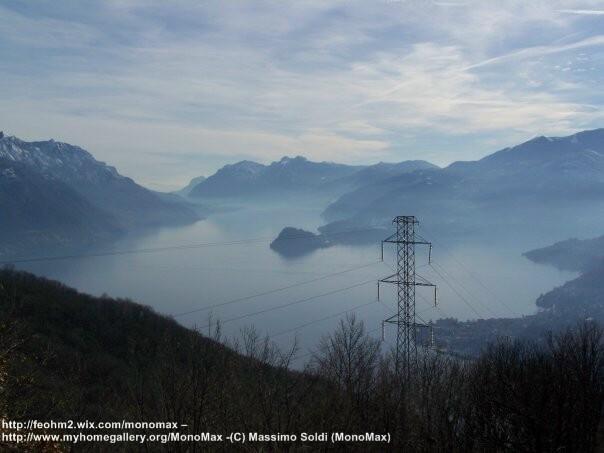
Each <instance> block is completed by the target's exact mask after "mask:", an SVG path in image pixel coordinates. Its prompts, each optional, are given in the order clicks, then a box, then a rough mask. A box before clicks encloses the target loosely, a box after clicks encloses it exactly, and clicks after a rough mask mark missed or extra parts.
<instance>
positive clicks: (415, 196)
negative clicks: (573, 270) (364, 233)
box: [324, 129, 604, 226]
mask: <svg viewBox="0 0 604 453" xmlns="http://www.w3.org/2000/svg"><path fill="white" fill-rule="evenodd" d="M602 200H604V129H597V130H593V131H585V132H580V133H578V134H574V135H571V136H568V137H556V138H548V137H537V138H535V139H532V140H529V141H527V142H525V143H522V144H521V145H518V146H515V147H512V148H506V149H503V150H501V151H498V152H496V153H494V154H491V155H489V156H487V157H485V158H483V159H480V160H477V161H470V162H455V163H453V164H451V165H449V166H448V167H446V168H443V169H422V170H418V171H415V172H412V173H409V174H404V175H399V176H395V177H392V178H389V179H385V180H380V181H378V182H376V183H373V184H368V185H365V186H361V187H359V188H358V189H356V190H354V191H352V192H349V193H347V194H344V195H343V196H341V197H340V198H339V199H338V200H336V201H335V202H334V203H332V204H331V205H330V206H328V207H327V209H326V210H325V211H324V217H325V219H326V220H328V221H330V222H334V221H344V220H345V221H347V222H348V223H353V224H359V223H361V224H363V223H371V224H375V223H380V224H385V223H386V222H387V221H389V220H390V219H391V218H392V217H393V216H395V215H397V214H400V212H401V209H403V210H405V211H406V212H413V213H414V214H416V215H419V216H420V217H424V218H430V219H431V220H437V221H438V222H440V223H441V224H449V225H452V226H455V225H461V224H462V223H464V222H465V223H468V219H470V220H472V219H477V218H478V217H481V218H482V219H480V221H481V222H482V221H484V222H486V223H491V224H493V225H496V224H497V223H498V222H499V221H500V220H501V214H502V213H504V212H507V213H508V214H509V215H510V216H512V215H513V216H517V218H518V219H523V218H531V217H534V218H535V219H541V220H543V221H546V220H547V221H550V220H551V219H552V218H553V216H554V213H555V209H554V207H560V206H564V207H565V208H569V209H574V208H577V207H578V206H579V205H581V206H586V205H587V204H589V203H594V202H600V201H602ZM592 208H593V206H592ZM470 223H471V222H470Z"/></svg>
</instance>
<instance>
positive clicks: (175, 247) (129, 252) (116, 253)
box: [0, 228, 373, 265]
mask: <svg viewBox="0 0 604 453" xmlns="http://www.w3.org/2000/svg"><path fill="white" fill-rule="evenodd" d="M367 231H373V229H371V228H364V229H356V230H345V231H337V232H334V233H322V234H321V236H338V235H341V234H350V233H360V232H367ZM273 239H274V237H267V236H264V237H256V238H248V239H240V240H233V241H223V242H202V243H198V244H186V245H173V246H165V247H152V248H143V249H131V250H114V251H106V252H97V253H82V254H72V255H58V256H42V257H30V258H17V259H13V260H2V261H0V265H7V264H22V263H36V262H42V261H59V260H70V259H81V258H99V257H105V256H120V255H135V254H142V253H158V252H165V251H170V250H190V249H199V248H206V247H220V246H229V245H241V244H247V243H254V242H264V241H272V240H273ZM281 239H282V240H297V239H311V238H309V237H308V236H307V235H302V234H299V235H291V236H286V237H283V238H281Z"/></svg>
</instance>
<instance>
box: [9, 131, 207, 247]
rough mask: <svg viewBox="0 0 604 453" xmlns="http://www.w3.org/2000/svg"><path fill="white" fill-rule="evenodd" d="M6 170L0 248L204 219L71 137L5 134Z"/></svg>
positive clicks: (89, 238)
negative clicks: (33, 137)
mask: <svg viewBox="0 0 604 453" xmlns="http://www.w3.org/2000/svg"><path fill="white" fill-rule="evenodd" d="M0 169H1V173H0V204H1V206H2V207H3V209H2V211H3V218H2V222H1V225H0V231H2V237H1V241H0V252H1V251H4V252H6V251H10V250H12V249H15V248H19V247H17V246H19V244H21V245H29V246H32V245H35V246H37V245H41V244H43V243H47V244H54V245H59V244H63V243H81V242H91V241H96V240H98V239H101V238H106V237H109V236H113V235H115V234H117V233H119V232H124V231H128V230H132V229H135V228H146V227H153V226H158V225H163V224H182V223H188V222H192V221H194V220H196V219H197V218H198V215H197V214H196V213H195V212H194V211H193V210H192V209H191V208H189V207H188V206H187V205H186V204H184V203H176V202H172V201H170V200H166V199H162V198H161V197H160V196H158V195H157V194H156V193H154V192H152V191H150V190H148V189H145V188H144V187H141V186H139V185H138V184H136V183H135V182H134V181H133V180H132V179H130V178H127V177H125V176H122V175H120V174H119V173H118V172H117V170H116V169H115V168H113V167H110V166H108V165H106V164H105V163H103V162H99V161H97V160H96V159H94V157H93V156H92V155H91V154H90V153H88V152H87V151H85V150H83V149H82V148H80V147H77V146H73V145H69V144H67V143H61V142H55V141H54V140H48V141H38V142H26V141H23V140H20V139H18V138H16V137H8V136H4V135H2V136H1V137H0Z"/></svg>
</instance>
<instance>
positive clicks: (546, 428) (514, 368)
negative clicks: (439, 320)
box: [0, 269, 604, 452]
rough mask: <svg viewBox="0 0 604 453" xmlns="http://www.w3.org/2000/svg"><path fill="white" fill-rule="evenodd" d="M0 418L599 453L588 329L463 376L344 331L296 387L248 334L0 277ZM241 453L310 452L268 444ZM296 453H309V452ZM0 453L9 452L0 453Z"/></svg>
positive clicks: (499, 357) (597, 389) (598, 336)
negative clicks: (401, 363) (401, 360)
mask: <svg viewBox="0 0 604 453" xmlns="http://www.w3.org/2000/svg"><path fill="white" fill-rule="evenodd" d="M0 308H1V310H0V379H1V380H0V415H1V416H2V417H3V418H5V419H9V420H28V419H37V420H50V419H54V420H67V419H73V420H85V419H88V420H92V421H111V420H131V421H141V420H147V421H176V422H179V423H185V424H187V425H188V432H190V433H199V432H213V433H219V434H221V433H225V434H226V433H230V432H233V431H240V432H259V433H266V434H276V433H296V434H300V433H302V432H311V433H314V432H330V433H331V432H344V433H351V434H360V433H365V432H375V433H380V434H381V433H390V434H391V435H392V444H390V445H388V447H386V446H385V445H384V444H380V443H375V444H367V443H363V444H361V443H348V444H339V445H336V446H335V448H336V449H338V450H346V451H351V450H353V451H384V450H385V449H386V448H392V449H394V450H398V451H401V450H403V451H410V452H415V451H417V452H432V451H447V452H483V451H489V452H507V451H510V452H519V451H526V452H533V451H565V452H575V451H576V452H590V451H596V449H597V447H598V445H599V441H598V433H599V427H600V425H601V419H602V402H603V398H604V379H603V378H604V349H603V344H602V342H603V337H602V331H601V330H600V328H599V327H597V325H595V324H583V325H580V326H578V327H577V328H575V329H574V330H567V331H564V332H562V333H560V334H558V335H554V336H549V337H547V338H546V339H545V340H544V341H541V342H539V343H534V342H528V341H524V342H521V341H515V342H512V341H504V340H500V341H498V342H496V343H494V344H492V345H491V346H490V347H488V348H487V349H486V350H485V351H483V353H482V354H481V355H480V357H479V358H478V359H477V360H475V361H472V362H468V361H459V360H456V359H453V358H448V357H444V356H433V355H429V356H425V357H421V358H420V362H419V368H418V370H417V372H416V373H415V374H414V378H413V379H412V381H411V382H409V383H407V384H405V385H403V384H402V383H401V382H400V381H399V379H398V378H397V376H396V374H395V373H394V372H393V368H394V367H393V360H392V357H391V354H390V353H389V352H388V351H382V350H381V344H380V343H379V342H377V341H376V340H374V339H373V338H371V337H370V336H368V335H367V334H366V332H365V329H364V327H363V324H362V323H361V322H359V321H358V320H356V319H355V318H353V317H351V318H347V319H346V320H343V321H342V322H341V325H340V327H339V328H338V329H337V331H336V332H334V333H333V334H332V335H330V336H327V337H325V338H324V339H322V341H321V342H320V343H319V345H318V346H317V352H316V354H315V355H314V357H313V358H312V359H311V360H310V361H309V364H308V366H307V367H306V369H305V370H304V371H295V370H292V369H291V366H290V363H291V361H292V358H293V357H294V355H295V353H296V351H295V350H292V351H288V352H282V351H279V350H277V349H276V348H275V347H274V346H273V345H272V344H271V343H270V342H269V341H267V340H265V339H263V338H261V337H260V336H258V335H257V334H256V333H255V331H254V330H253V329H248V330H246V331H245V332H243V333H242V336H241V338H240V339H239V340H238V341H236V342H233V343H232V344H230V345H229V346H225V345H223V344H222V343H221V342H220V341H219V340H220V334H219V330H220V329H219V327H217V329H216V332H215V335H214V338H213V339H210V338H207V337H205V336H202V335H201V334H199V333H198V332H195V331H192V330H188V329H186V328H184V327H182V326H180V325H179V324H177V323H176V322H174V321H173V320H170V319H167V318H165V317H162V316H160V315H158V314H156V313H154V312H153V311H152V310H150V309H149V308H146V307H144V306H141V305H138V304H136V303H133V302H130V301H126V300H114V299H110V298H95V297H91V296H87V295H84V294H80V293H78V292H77V291H75V290H73V289H70V288H67V287H66V286H64V285H62V284H60V283H57V282H52V281H49V280H45V279H42V278H38V277H35V276H33V275H31V274H27V273H23V272H17V271H13V270H9V269H7V270H3V271H0ZM21 448H22V449H23V450H28V451H44V448H46V450H48V451H57V450H58V451H60V450H61V449H63V450H65V451H120V448H121V449H122V451H188V452H193V451H208V450H209V449H212V448H213V449H215V450H217V451H233V449H234V448H233V446H232V445H231V444H230V443H227V442H225V443H218V444H211V445H210V447H208V445H207V444H201V443H197V444H186V443H183V444H177V443H171V444H167V445H162V444H159V443H158V444H151V443H147V444H144V445H140V444H116V445H111V446H109V445H106V446H99V444H92V443H88V444H86V443H84V444H80V445H78V446H77V448H75V450H74V448H73V447H69V446H66V445H60V444H59V445H46V446H42V445H22V446H21ZM239 448H240V449H242V450H245V451H247V450H253V451H259V450H263V451H266V450H271V451H316V450H326V449H328V448H334V446H333V445H329V444H320V443H314V444H308V445H307V446H306V447H305V446H303V445H302V444H301V443H296V444H287V443H274V442H266V443H262V444H250V443H248V444H244V445H243V446H239ZM305 448H306V449H305ZM0 449H2V450H8V449H9V445H8V444H3V445H0Z"/></svg>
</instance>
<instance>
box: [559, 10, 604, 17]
mask: <svg viewBox="0 0 604 453" xmlns="http://www.w3.org/2000/svg"><path fill="white" fill-rule="evenodd" d="M557 12H559V13H564V14H579V15H581V16H602V15H604V10H595V9H559V10H557Z"/></svg>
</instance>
